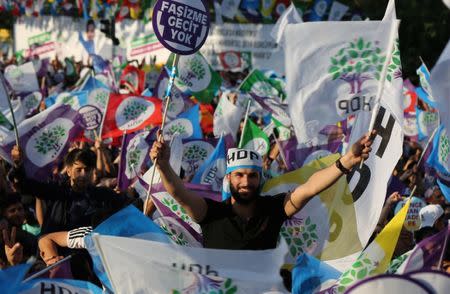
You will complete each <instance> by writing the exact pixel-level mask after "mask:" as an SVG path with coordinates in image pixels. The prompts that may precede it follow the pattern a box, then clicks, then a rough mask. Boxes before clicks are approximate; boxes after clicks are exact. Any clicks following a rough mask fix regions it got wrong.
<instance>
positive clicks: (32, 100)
mask: <svg viewBox="0 0 450 294" xmlns="http://www.w3.org/2000/svg"><path fill="white" fill-rule="evenodd" d="M24 102H25V103H24V106H25V108H26V109H28V110H31V109H33V108H35V107H36V106H37V105H38V104H39V100H38V99H37V98H36V96H35V95H29V96H27V98H26V99H25V101H24Z"/></svg>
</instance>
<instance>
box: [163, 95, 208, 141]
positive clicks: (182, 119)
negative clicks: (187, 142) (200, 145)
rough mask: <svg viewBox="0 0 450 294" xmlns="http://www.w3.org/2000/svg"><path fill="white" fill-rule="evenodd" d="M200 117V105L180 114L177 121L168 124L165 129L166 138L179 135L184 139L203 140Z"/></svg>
mask: <svg viewBox="0 0 450 294" xmlns="http://www.w3.org/2000/svg"><path fill="white" fill-rule="evenodd" d="M199 116H200V105H199V104H196V105H194V106H193V107H191V108H189V109H188V110H186V111H185V112H183V113H181V114H179V115H178V116H177V118H176V119H174V120H172V121H170V122H169V123H167V124H166V125H165V126H164V129H163V134H164V136H165V137H167V138H171V137H172V136H173V135H175V134H176V133H178V134H179V135H180V136H181V138H182V139H201V138H203V132H202V128H201V126H200V117H199Z"/></svg>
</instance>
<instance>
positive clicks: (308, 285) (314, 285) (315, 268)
mask: <svg viewBox="0 0 450 294" xmlns="http://www.w3.org/2000/svg"><path fill="white" fill-rule="evenodd" d="M341 274H342V273H341V272H340V271H338V270H336V269H335V268H333V267H332V266H329V265H327V264H326V263H324V262H322V261H320V260H318V259H317V258H315V257H313V256H311V255H309V254H306V253H303V254H302V255H299V257H298V258H297V261H296V263H295V266H294V268H293V269H292V293H293V294H312V293H317V292H319V291H320V288H321V287H322V285H323V287H326V285H327V284H328V283H330V282H332V281H336V280H337V279H339V277H340V276H341Z"/></svg>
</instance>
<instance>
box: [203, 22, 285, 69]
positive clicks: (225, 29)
mask: <svg viewBox="0 0 450 294" xmlns="http://www.w3.org/2000/svg"><path fill="white" fill-rule="evenodd" d="M273 27H274V25H262V24H258V25H256V24H229V23H226V24H223V25H220V26H218V25H212V26H211V29H210V31H209V36H208V39H206V42H205V44H204V45H203V47H202V49H200V52H201V53H202V54H203V56H205V58H206V59H207V60H208V62H209V63H210V64H211V66H212V67H213V68H214V69H215V68H216V67H218V66H219V64H218V60H219V58H218V55H219V54H220V53H223V52H227V51H237V52H251V54H252V65H253V68H257V69H261V70H264V69H272V70H275V71H276V72H277V73H280V74H284V54H283V51H282V50H280V49H279V48H278V45H277V43H276V42H275V40H274V39H273V38H272V36H271V32H272V29H273Z"/></svg>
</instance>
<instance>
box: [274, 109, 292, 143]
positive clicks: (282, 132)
mask: <svg viewBox="0 0 450 294" xmlns="http://www.w3.org/2000/svg"><path fill="white" fill-rule="evenodd" d="M270 119H271V121H272V122H273V124H274V126H275V129H276V130H277V132H278V140H280V141H287V140H289V139H290V138H291V137H292V134H291V129H290V128H289V127H288V126H286V125H284V124H283V123H281V122H280V121H279V120H277V119H276V118H275V117H274V116H273V115H272V116H271V118H270Z"/></svg>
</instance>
